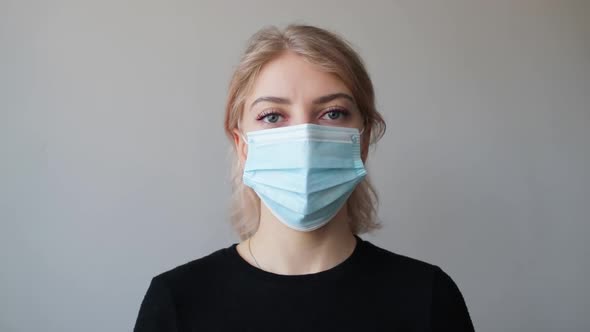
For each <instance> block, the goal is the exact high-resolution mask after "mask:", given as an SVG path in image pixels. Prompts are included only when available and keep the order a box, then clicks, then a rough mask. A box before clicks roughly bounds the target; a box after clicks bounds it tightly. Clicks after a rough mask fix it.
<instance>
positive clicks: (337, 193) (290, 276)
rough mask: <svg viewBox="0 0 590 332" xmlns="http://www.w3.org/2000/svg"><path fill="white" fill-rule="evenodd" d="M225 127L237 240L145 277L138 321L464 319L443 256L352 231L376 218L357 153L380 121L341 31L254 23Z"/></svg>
mask: <svg viewBox="0 0 590 332" xmlns="http://www.w3.org/2000/svg"><path fill="white" fill-rule="evenodd" d="M225 131H226V133H227V134H228V136H229V137H230V139H231V141H232V143H233V147H234V150H235V155H236V161H235V163H234V174H233V176H234V183H233V185H234V188H233V189H234V191H233V192H234V197H233V213H232V222H233V225H234V226H235V229H236V231H237V233H238V234H239V236H240V239H241V242H240V243H234V244H232V245H230V246H229V247H226V248H222V249H220V250H217V251H215V252H213V253H211V254H209V255H207V256H205V257H201V258H199V259H196V260H194V261H192V262H189V263H186V264H184V265H181V266H178V267H176V268H175V269H172V270H170V271H167V272H164V273H162V274H160V275H158V276H156V277H154V278H153V279H152V281H151V284H150V286H149V288H148V290H147V293H146V295H145V298H144V300H143V302H142V304H141V307H140V310H139V314H138V317H137V322H136V325H135V331H138V332H145V331H473V325H472V322H471V319H470V316H469V313H468V310H467V307H466V305H465V302H464V299H463V297H462V295H461V292H460V291H459V289H458V288H457V286H456V284H455V283H454V281H453V280H452V279H451V278H450V277H449V276H448V275H447V274H446V273H445V272H444V271H443V270H442V269H441V268H439V267H438V266H436V265H432V264H429V263H426V262H422V261H419V260H416V259H413V258H409V257H406V256H402V255H399V254H396V253H393V252H390V251H387V250H385V249H382V248H380V247H377V246H375V245H374V244H372V243H371V242H369V241H367V240H363V239H362V238H360V237H359V235H358V234H361V233H366V232H369V231H372V230H375V229H378V228H379V226H380V224H378V223H377V222H376V221H375V218H376V204H377V197H376V195H375V192H374V190H373V188H372V186H371V184H370V183H369V181H368V179H367V176H366V170H365V168H364V164H365V162H366V159H367V156H368V152H369V145H370V143H374V142H376V141H377V140H378V139H379V138H380V137H381V136H382V135H383V133H384V131H385V123H384V122H383V119H382V118H381V116H380V115H379V113H378V112H377V111H376V109H375V105H374V92H373V87H372V83H371V80H370V78H369V76H368V74H367V72H366V70H365V68H364V65H363V63H362V61H361V59H360V58H359V56H358V55H357V54H356V53H355V51H354V50H353V49H352V48H351V47H350V46H349V45H348V44H347V43H346V42H345V41H344V40H343V39H342V38H340V37H338V36H337V35H335V34H333V33H331V32H328V31H326V30H323V29H320V28H317V27H312V26H302V25H290V26H288V27H287V28H286V29H284V30H283V31H281V30H279V29H277V28H275V27H269V28H265V29H262V30H261V31H259V32H258V33H256V34H255V35H254V36H253V37H252V38H251V40H250V43H249V45H248V47H247V49H246V51H245V54H244V55H243V57H242V59H241V62H240V64H239V66H238V68H237V69H236V71H235V73H234V75H233V78H232V81H231V84H230V88H229V97H228V102H227V107H226V114H225Z"/></svg>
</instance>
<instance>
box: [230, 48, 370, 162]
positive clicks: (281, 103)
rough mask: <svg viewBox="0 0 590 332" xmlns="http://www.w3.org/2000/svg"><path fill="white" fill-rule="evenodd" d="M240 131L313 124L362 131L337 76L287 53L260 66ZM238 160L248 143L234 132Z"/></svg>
mask: <svg viewBox="0 0 590 332" xmlns="http://www.w3.org/2000/svg"><path fill="white" fill-rule="evenodd" d="M243 112H244V113H243V114H242V122H241V123H240V128H241V131H242V133H243V134H244V135H245V134H246V133H247V132H249V131H254V130H262V129H270V128H277V127H284V126H293V125H298V124H303V123H313V124H319V125H326V126H340V127H352V128H358V129H359V130H361V129H362V126H363V117H362V115H361V113H360V111H359V110H358V108H357V106H356V103H355V102H354V98H353V96H352V93H351V92H350V90H349V89H348V88H347V87H346V86H345V85H344V83H342V81H340V80H339V79H338V78H337V77H336V76H334V75H332V74H329V73H326V72H323V71H321V70H320V69H319V68H317V67H316V66H315V65H313V64H310V63H309V62H307V61H305V60H304V59H303V58H302V57H301V56H299V55H297V54H294V53H291V52H288V53H285V54H282V55H281V56H279V57H277V58H276V59H274V60H272V61H270V62H268V63H267V64H265V65H264V66H263V67H262V70H261V71H260V73H259V75H258V77H257V80H256V82H255V83H254V86H253V89H252V92H251V94H250V95H249V96H248V97H247V98H246V101H245V104H244V110H243ZM234 142H235V144H236V146H237V148H238V151H239V155H240V160H241V161H242V162H243V161H244V160H245V157H246V155H247V144H245V143H244V142H243V141H242V139H241V137H240V131H238V130H237V129H235V130H234Z"/></svg>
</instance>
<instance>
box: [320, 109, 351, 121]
mask: <svg viewBox="0 0 590 332" xmlns="http://www.w3.org/2000/svg"><path fill="white" fill-rule="evenodd" d="M348 114H349V113H348V111H347V110H345V109H340V108H337V109H332V110H329V111H327V112H326V113H324V115H322V119H326V120H339V119H341V118H343V117H345V116H347V115H348Z"/></svg>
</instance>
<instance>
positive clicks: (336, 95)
mask: <svg viewBox="0 0 590 332" xmlns="http://www.w3.org/2000/svg"><path fill="white" fill-rule="evenodd" d="M338 98H344V99H347V100H349V101H351V102H352V103H354V98H352V96H351V95H349V94H347V93H342V92H338V93H332V94H329V95H325V96H321V97H319V98H316V99H314V101H313V104H314V105H319V104H325V103H328V102H331V101H332V100H335V99H338ZM264 101H266V102H271V103H275V104H291V101H290V100H289V99H287V98H281V97H272V96H266V97H259V98H256V100H255V101H254V102H253V103H252V105H250V109H252V107H254V105H256V104H258V103H260V102H264Z"/></svg>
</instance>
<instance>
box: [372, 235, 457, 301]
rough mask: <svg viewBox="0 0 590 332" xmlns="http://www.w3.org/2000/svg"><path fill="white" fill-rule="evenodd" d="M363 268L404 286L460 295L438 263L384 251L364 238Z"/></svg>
mask: <svg viewBox="0 0 590 332" xmlns="http://www.w3.org/2000/svg"><path fill="white" fill-rule="evenodd" d="M365 244H366V249H367V250H366V251H365V252H366V254H365V257H363V259H364V260H365V261H366V262H367V270H368V271H370V274H373V275H376V276H385V277H386V278H388V279H389V280H397V281H400V282H402V283H403V284H405V285H407V286H411V285H414V286H416V287H419V288H421V289H423V290H429V292H430V293H431V294H432V295H433V296H447V295H448V296H457V294H459V295H460V292H459V289H458V287H457V284H456V283H455V281H454V280H453V278H451V276H450V275H449V274H448V273H447V272H446V271H445V270H444V269H443V268H442V267H440V266H439V265H437V264H433V263H430V262H427V261H424V260H420V259H417V258H413V257H410V256H406V255H402V254H399V253H397V252H394V251H391V250H387V249H385V248H382V247H380V246H378V245H375V244H373V243H371V242H369V241H366V240H365Z"/></svg>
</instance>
